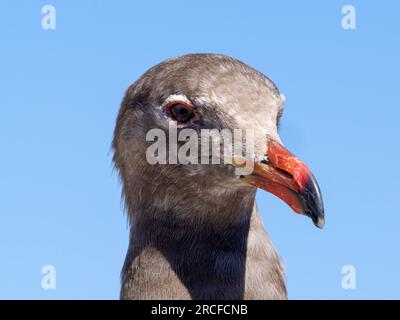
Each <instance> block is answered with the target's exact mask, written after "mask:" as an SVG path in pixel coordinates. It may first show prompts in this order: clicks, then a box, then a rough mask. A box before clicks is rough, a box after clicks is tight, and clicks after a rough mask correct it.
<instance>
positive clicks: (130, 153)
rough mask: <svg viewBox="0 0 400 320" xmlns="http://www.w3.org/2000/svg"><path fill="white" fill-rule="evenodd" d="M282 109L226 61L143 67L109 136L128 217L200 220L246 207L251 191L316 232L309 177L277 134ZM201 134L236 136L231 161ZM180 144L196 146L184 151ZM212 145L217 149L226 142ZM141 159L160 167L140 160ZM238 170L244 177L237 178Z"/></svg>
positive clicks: (262, 85)
mask: <svg viewBox="0 0 400 320" xmlns="http://www.w3.org/2000/svg"><path fill="white" fill-rule="evenodd" d="M283 105H284V98H283V96H282V95H281V94H280V93H279V90H278V89H277V87H276V86H275V84H274V83H273V82H272V81H271V80H270V79H268V78H267V77H266V76H264V75H263V74H261V73H260V72H258V71H256V70H255V69H253V68H251V67H249V66H248V65H246V64H244V63H242V62H240V61H238V60H235V59H233V58H230V57H227V56H223V55H215V54H192V55H186V56H182V57H178V58H174V59H170V60H166V61H164V62H162V63H160V64H158V65H156V66H155V67H153V68H151V69H150V70H149V71H147V72H146V73H145V74H144V75H143V76H142V77H141V78H140V79H138V80H137V81H136V82H135V83H134V84H133V85H132V86H130V87H129V88H128V90H127V92H126V94H125V97H124V99H123V102H122V106H121V109H120V112H119V115H118V118H117V124H116V128H115V132H114V140H113V148H114V151H115V153H114V162H115V164H116V167H117V168H118V169H119V171H120V176H121V178H122V180H123V185H124V195H125V199H126V204H127V206H128V211H133V212H135V211H141V209H143V208H146V207H147V208H149V209H148V211H151V209H150V207H157V208H161V209H163V210H164V211H168V210H170V211H173V212H175V214H178V215H179V214H182V215H184V214H187V212H194V211H195V212H201V211H202V210H203V209H202V207H204V203H207V204H209V207H210V206H212V205H213V204H216V205H217V204H219V206H220V204H221V203H224V202H225V203H226V206H235V205H240V204H243V203H245V204H246V203H247V204H249V203H250V202H251V201H253V200H254V195H255V191H256V189H257V188H260V189H263V190H266V191H268V192H270V193H272V194H274V195H275V196H277V197H279V198H280V199H282V200H283V201H284V202H286V203H287V204H288V205H289V206H290V207H291V208H292V209H293V211H295V212H297V213H300V214H304V215H306V216H309V217H310V218H311V219H312V221H313V222H314V224H315V225H316V226H318V227H320V228H322V227H323V225H324V208H323V201H322V196H321V192H320V189H319V187H318V184H317V182H316V179H315V177H314V175H313V174H312V173H311V171H310V170H309V168H308V167H307V166H306V165H305V164H304V163H303V162H302V161H301V160H300V159H299V158H297V157H296V156H295V155H293V154H292V153H291V152H289V151H288V150H287V149H286V148H285V147H284V146H283V144H282V142H281V139H280V137H279V134H278V125H279V120H280V117H281V115H282V111H283ZM207 130H208V133H210V132H211V133H216V132H218V133H220V137H219V138H221V132H232V133H235V132H242V136H241V140H240V143H239V144H238V145H240V146H241V154H237V153H235V152H234V149H235V147H233V148H232V149H231V151H233V152H231V153H230V154H229V155H228V156H226V155H227V154H226V153H225V150H226V149H223V148H219V149H218V148H213V145H212V143H213V142H211V145H210V140H202V133H203V132H205V131H207ZM224 130H225V131H224ZM235 130H236V131H235ZM188 132H191V133H195V134H197V135H194V138H193V136H191V137H189V135H188V134H187V133H188ZM160 133H163V134H165V136H164V137H161V135H160ZM247 133H251V134H248V135H247ZM212 136H213V135H211V138H212ZM182 137H183V139H182ZM188 137H189V138H188ZM209 137H210V136H209ZM231 137H233V138H235V135H234V134H232V136H231ZM190 139H192V140H191V146H193V145H194V144H193V143H194V142H195V145H196V147H193V148H192V149H191V150H188V148H187V147H186V148H185V144H187V143H188V142H189V140H190ZM217 141H218V142H217V144H219V145H220V146H221V144H222V142H224V143H225V142H226V141H225V140H223V139H217ZM205 142H206V143H205ZM155 144H157V146H156V147H155ZM162 145H164V146H165V149H162ZM206 146H208V147H206ZM250 146H251V148H249V147H250ZM182 149H183V150H182ZM204 149H208V153H207V154H206V155H204V153H203V150H204ZM248 149H251V150H250V152H249V153H248V154H247V152H246V151H247V150H248ZM210 150H211V151H210ZM222 150H224V151H222ZM228 150H229V149H228ZM151 152H153V154H154V155H155V157H156V158H157V159H158V160H160V159H161V160H162V159H164V160H165V162H164V163H161V162H162V161H159V162H154V161H149V154H151ZM188 153H190V156H189V160H188ZM244 153H246V154H244ZM180 155H181V156H183V158H184V159H185V160H184V161H182V159H181V158H182V157H179V156H180ZM230 155H232V156H230ZM216 159H217V160H218V159H219V160H221V162H219V163H218V161H215V160H216ZM153 160H154V159H153ZM185 161H186V162H185ZM244 168H247V169H248V168H250V170H248V172H245V173H240V174H238V170H240V169H244ZM150 201H151V205H150ZM194 207H196V208H197V209H198V210H192V209H193V208H194ZM203 211H204V210H203ZM185 212H186V213H185ZM213 214H214V213H213ZM192 218H193V217H192ZM197 218H198V217H197Z"/></svg>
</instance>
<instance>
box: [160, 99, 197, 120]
mask: <svg viewBox="0 0 400 320" xmlns="http://www.w3.org/2000/svg"><path fill="white" fill-rule="evenodd" d="M166 109H167V111H168V113H169V114H170V116H171V117H172V118H174V119H175V120H176V121H178V122H181V123H184V122H187V121H189V120H190V119H191V118H192V117H193V116H194V111H193V107H192V106H190V105H188V104H186V103H183V102H173V103H171V104H169V105H167V106H166Z"/></svg>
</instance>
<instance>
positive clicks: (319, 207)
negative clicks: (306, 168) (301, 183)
mask: <svg viewBox="0 0 400 320" xmlns="http://www.w3.org/2000/svg"><path fill="white" fill-rule="evenodd" d="M302 198H303V206H304V208H305V209H304V214H305V215H306V216H309V217H310V218H311V219H312V221H313V222H314V225H315V226H316V227H318V228H319V229H322V228H323V227H324V225H325V214H324V203H323V200H322V195H321V190H320V189H319V186H318V183H317V180H316V179H315V177H314V175H312V174H310V176H309V179H308V183H307V185H306V188H305V190H304V192H303V194H302Z"/></svg>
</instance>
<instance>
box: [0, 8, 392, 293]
mask: <svg viewBox="0 0 400 320" xmlns="http://www.w3.org/2000/svg"><path fill="white" fill-rule="evenodd" d="M46 4H52V5H54V6H55V8H56V19H57V20H56V21H57V25H56V29H55V30H43V29H42V28H41V19H42V16H43V15H42V13H41V9H42V7H43V6H44V5H46ZM345 4H352V5H354V7H355V8H356V17H357V20H356V28H357V29H356V30H343V29H342V28H341V18H342V14H341V8H342V6H343V5H345ZM399 12H400V4H399V2H398V1H349V2H347V1H329V2H327V1H324V2H322V1H301V3H300V2H295V1H289V0H287V1H279V2H278V1H235V0H231V1H208V0H207V1H197V2H196V3H195V2H194V1H193V2H191V3H189V2H188V1H183V0H182V1H161V0H159V1H146V2H144V1H140V2H139V1H113V2H111V1H109V2H106V1H94V0H92V1H85V2H82V1H22V0H17V1H2V3H1V5H0V58H1V59H0V86H1V94H0V146H1V150H2V151H1V152H2V156H1V158H0V174H1V178H0V219H1V221H0V254H1V263H0V298H34V299H61V298H74V299H81V298H100V299H114V298H118V294H119V273H120V269H121V267H122V263H123V260H124V256H125V251H126V249H127V244H128V229H127V224H126V219H125V216H124V214H123V206H122V204H121V201H120V185H119V182H118V179H117V176H116V173H115V172H113V170H112V165H111V152H110V144H111V137H112V131H113V126H114V122H115V118H116V114H117V111H118V108H119V104H120V101H121V99H122V96H123V94H124V91H125V89H126V88H127V87H128V85H129V84H131V83H132V82H133V81H134V80H136V79H137V78H138V77H139V76H140V75H141V74H142V73H143V72H144V71H146V70H147V69H148V68H150V67H151V66H153V65H154V64H156V63H158V62H160V61H162V60H164V59H166V58H169V57H173V56H177V55H182V54H185V53H191V52H217V53H224V54H228V55H231V56H234V57H236V58H238V59H240V60H243V61H244V62H246V63H248V64H250V65H251V66H253V67H255V68H257V69H258V70H260V71H261V72H263V73H264V74H266V75H267V76H269V77H270V78H271V79H273V80H274V82H275V83H276V84H277V85H278V87H279V88H280V90H281V92H282V93H283V94H284V95H285V96H286V109H285V112H284V116H283V120H282V127H281V136H282V139H283V141H284V143H285V144H286V146H287V147H288V148H289V149H290V150H292V151H293V152H294V153H296V154H297V155H298V156H299V157H300V158H302V159H303V160H304V161H305V162H306V163H307V164H308V165H309V166H310V168H311V169H312V170H313V172H314V173H315V175H316V176H317V178H318V181H319V184H320V187H321V189H322V192H323V196H324V201H325V211H326V227H325V229H324V230H322V231H321V230H318V229H316V228H315V227H314V226H313V225H312V223H311V221H310V220H308V219H306V218H304V217H301V216H297V215H295V214H293V212H291V210H290V209H289V208H288V207H287V206H286V205H285V204H284V203H283V202H282V201H280V200H279V199H277V198H275V197H273V196H272V195H269V194H267V193H266V192H263V191H259V192H258V195H257V198H258V203H259V206H260V210H261V212H262V215H263V219H264V223H265V226H266V228H267V230H268V232H269V234H270V236H271V238H272V240H273V242H274V244H275V246H276V247H277V249H278V251H279V252H280V255H281V256H282V258H283V260H284V262H285V265H286V272H287V286H288V291H289V298H292V299H308V298H316V299H325V298H333V299H358V298H379V299H381V298H400V289H399V288H400V276H399V273H398V272H399V270H400V253H399V249H398V246H399V242H400V233H399V231H398V230H399V226H400V209H399V202H398V201H399V198H400V191H399V190H400V189H399V187H398V181H399V180H400V173H399V170H397V169H398V164H399V160H398V158H399V156H400V150H399V142H398V138H399V133H400V132H399V126H398V118H399V117H400V108H399V107H400V104H399V97H398V88H399V74H400V62H399V57H400V42H399V39H400V20H399V18H398V16H399ZM48 264H50V265H54V266H55V267H56V271H57V287H56V290H44V289H42V287H41V280H42V277H43V275H42V274H41V268H42V267H43V266H44V265H48ZM344 265H353V266H354V267H355V269H356V289H354V290H344V289H343V288H342V286H341V280H342V277H343V275H342V274H341V269H342V266H344Z"/></svg>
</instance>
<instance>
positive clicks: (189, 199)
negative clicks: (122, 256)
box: [113, 54, 287, 299]
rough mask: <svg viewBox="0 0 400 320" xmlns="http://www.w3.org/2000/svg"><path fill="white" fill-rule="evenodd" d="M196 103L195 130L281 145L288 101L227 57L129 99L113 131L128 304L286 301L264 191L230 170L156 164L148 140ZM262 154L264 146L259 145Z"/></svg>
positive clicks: (153, 83) (169, 65)
mask: <svg viewBox="0 0 400 320" xmlns="http://www.w3.org/2000/svg"><path fill="white" fill-rule="evenodd" d="M171 95H183V96H185V97H187V99H188V100H189V101H190V102H191V103H193V104H194V106H195V108H196V109H197V112H198V113H199V114H200V115H199V117H201V118H200V120H199V121H196V122H192V123H190V124H188V125H187V126H189V127H190V128H193V129H195V130H200V129H202V128H217V129H223V128H229V129H235V128H249V127H251V128H253V129H254V130H255V140H256V141H265V136H266V135H268V137H272V139H274V141H280V139H279V136H278V132H277V119H278V117H279V115H280V114H281V112H282V104H283V99H282V97H281V95H280V94H279V91H278V89H277V88H276V86H275V85H274V83H273V82H272V81H271V80H269V79H268V78H267V77H265V76H264V75H262V74H261V73H259V72H257V71H256V70H254V69H252V68H250V67H249V66H247V65H245V64H243V63H242V62H239V61H237V60H235V59H232V58H230V57H227V56H223V55H213V54H195V55H186V56H183V57H179V58H175V59H170V60H167V61H165V62H162V63H161V64H159V65H157V66H155V67H153V68H152V69H150V70H149V71H148V72H146V73H145V74H144V75H143V76H142V77H141V78H140V79H139V80H137V81H136V82H135V83H134V84H133V85H132V86H130V87H129V89H128V90H127V92H126V95H125V98H124V99H123V102H122V106H121V110H120V112H119V115H118V119H117V123H116V128H115V132H114V141H113V148H114V151H115V153H114V162H115V165H116V167H117V168H118V170H119V173H120V177H121V180H122V183H123V196H124V199H125V204H126V209H127V212H128V219H129V223H130V228H131V229H130V242H129V249H128V253H127V256H126V260H125V264H124V267H123V270H122V288H121V298H122V299H190V298H192V299H243V298H244V299H286V297H287V295H286V289H285V282H284V273H283V267H282V263H281V261H280V259H279V257H278V255H277V253H276V252H275V250H274V248H273V246H272V244H271V241H270V240H269V237H268V235H267V233H266V231H265V230H264V227H263V225H262V222H261V218H260V215H259V213H258V210H257V206H256V203H255V194H256V188H255V187H254V186H252V185H249V184H247V183H244V182H243V181H242V180H241V179H240V178H238V176H236V175H235V174H234V173H233V170H232V166H231V165H229V164H222V165H201V164H198V165H179V164H176V165H174V164H168V165H150V164H149V163H148V162H147V161H146V148H147V147H148V143H147V142H146V139H145V137H146V132H148V130H150V129H152V128H161V129H162V130H164V131H166V132H167V131H168V123H169V120H168V115H166V114H165V113H162V112H161V113H160V112H159V110H160V106H162V105H163V103H164V102H165V101H166V100H167V99H168V97H170V96H171ZM255 150H256V152H257V153H259V154H264V153H265V143H262V142H260V143H259V144H256V146H255Z"/></svg>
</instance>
